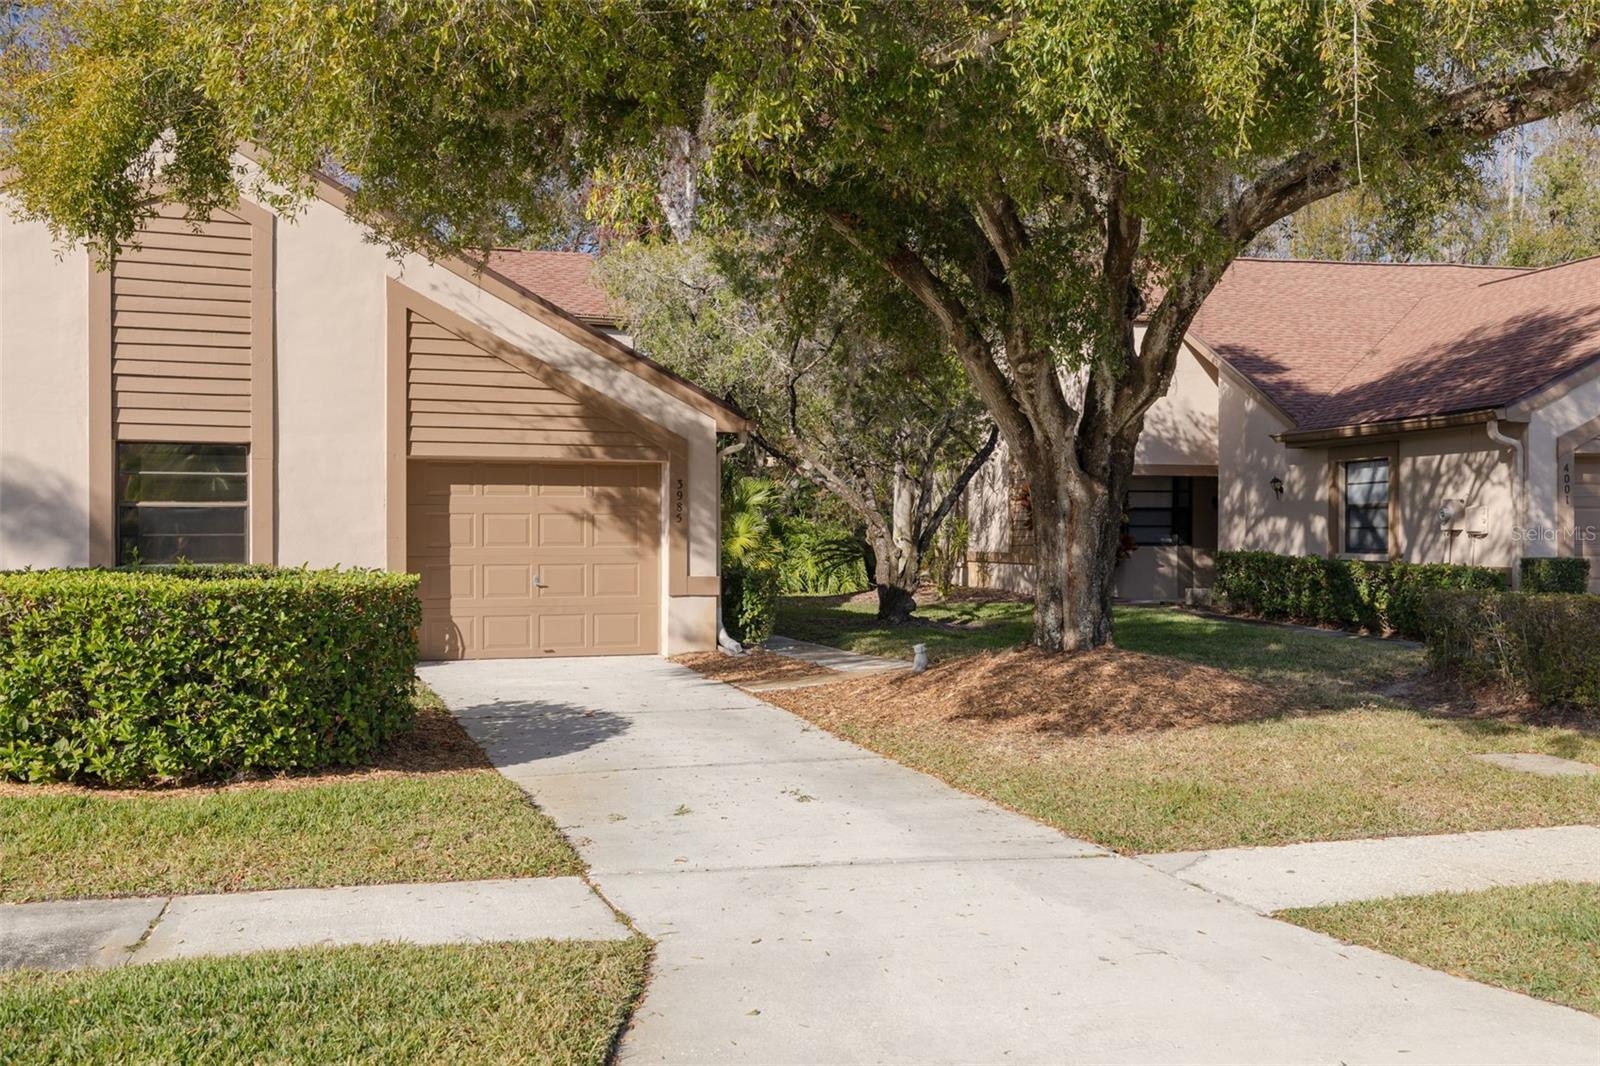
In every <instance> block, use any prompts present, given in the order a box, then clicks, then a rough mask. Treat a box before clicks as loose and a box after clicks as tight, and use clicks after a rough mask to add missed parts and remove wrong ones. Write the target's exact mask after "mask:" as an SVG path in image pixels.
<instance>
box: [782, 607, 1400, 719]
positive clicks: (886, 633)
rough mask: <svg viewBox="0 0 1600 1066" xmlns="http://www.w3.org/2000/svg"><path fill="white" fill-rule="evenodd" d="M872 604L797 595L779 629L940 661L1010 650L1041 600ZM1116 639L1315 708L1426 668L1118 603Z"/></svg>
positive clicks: (1330, 641)
mask: <svg viewBox="0 0 1600 1066" xmlns="http://www.w3.org/2000/svg"><path fill="white" fill-rule="evenodd" d="M873 611H874V608H873V606H872V605H871V604H852V603H845V604H840V603H838V601H837V598H834V597H803V596H796V597H790V598H787V599H785V600H784V601H783V602H782V605H781V608H780V611H779V615H778V626H777V629H778V632H779V633H782V634H783V635H784V636H786V637H793V638H795V639H797V640H810V641H815V642H817V643H818V644H828V645H831V646H833V647H837V648H846V649H848V650H850V651H859V652H863V653H865V654H868V655H883V656H888V657H891V658H902V659H909V658H910V657H911V646H912V645H913V644H917V643H925V644H927V645H928V655H929V658H930V659H932V660H934V661H940V660H944V659H952V658H956V657H958V656H962V655H972V654H974V653H977V652H981V651H992V650H996V649H1001V648H1011V647H1015V646H1016V645H1018V644H1022V643H1024V642H1026V641H1027V640H1028V638H1029V635H1030V634H1031V633H1032V628H1033V604H1032V603H1017V602H1012V601H990V602H976V603H972V602H953V603H931V604H927V605H925V606H922V607H919V608H918V609H917V619H916V620H914V621H913V622H912V623H911V624H909V625H906V626H886V625H880V624H879V623H878V621H877V619H876V618H875V617H874V616H873ZM1115 620H1116V642H1117V646H1118V647H1120V648H1125V649H1127V650H1128V651H1138V652H1146V653H1149V654H1152V655H1168V656H1171V657H1173V658H1176V659H1183V660H1185V661H1187V662H1194V663H1199V664H1201V665H1204V666H1215V667H1219V668H1221V669H1224V670H1232V671H1235V672H1237V673H1239V674H1242V675H1244V676H1245V677H1248V678H1250V679H1251V680H1254V681H1261V682H1264V683H1267V684H1272V685H1278V686H1284V687H1286V688H1288V689H1290V690H1291V691H1293V692H1294V694H1295V696H1296V698H1297V699H1298V700H1299V701H1300V702H1301V703H1303V704H1304V705H1306V706H1308V707H1317V708H1323V707H1340V706H1351V705H1353V704H1356V703H1360V702H1362V700H1363V699H1364V698H1365V696H1366V695H1367V694H1370V693H1371V692H1372V691H1374V690H1377V689H1381V688H1383V687H1385V686H1388V685H1392V684H1394V683H1396V682H1399V681H1402V680H1404V679H1405V678H1407V677H1410V676H1412V675H1414V674H1416V673H1417V672H1418V671H1420V670H1421V669H1422V668H1423V665H1424V657H1423V653H1422V651H1421V650H1420V649H1418V648H1416V647H1414V646H1412V645H1409V644H1404V643H1398V642H1393V641H1380V640H1351V639H1345V638H1341V637H1337V636H1326V635H1322V634H1318V633H1309V632H1304V631H1301V630H1295V629H1288V628H1285V627H1282V626H1263V625H1250V624H1247V623H1243V622H1234V621H1229V620H1227V619H1221V618H1212V617H1207V616H1204V615H1197V614H1191V613H1188V612H1186V611H1178V610H1173V609H1171V608H1165V607H1118V608H1117V609H1116V615H1115Z"/></svg>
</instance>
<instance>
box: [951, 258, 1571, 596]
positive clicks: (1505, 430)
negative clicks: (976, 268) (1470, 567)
mask: <svg viewBox="0 0 1600 1066" xmlns="http://www.w3.org/2000/svg"><path fill="white" fill-rule="evenodd" d="M1141 335H1142V333H1141ZM1597 357H1600V260H1597V259H1589V260H1582V261H1579V262H1575V263H1569V264H1566V265H1564V266H1559V267H1551V268H1548V269H1544V270H1518V269H1509V268H1492V267H1466V266H1450V265H1427V264H1375V263H1318V262H1297V261H1285V260H1266V259H1241V260H1239V261H1237V262H1236V263H1234V264H1233V266H1232V267H1230V268H1229V270H1228V273H1227V275H1226V276H1225V277H1224V279H1223V281H1222V283H1221V284H1220V285H1219V286H1218V287H1217V289H1216V291H1215V292H1214V293H1213V294H1212V295H1211V297H1210V299H1208V300H1207V301H1206V303H1205V306H1204V308H1203V309H1202V310H1201V313H1200V314H1199V316H1198V317H1197V318H1196V319H1195V322H1194V325H1193V328H1192V329H1191V330H1190V333H1189V336H1188V338H1187V344H1186V346H1185V348H1184V350H1183V351H1182V353H1181V354H1180V355H1179V363H1178V367H1177V372H1176V376H1175V377H1174V379H1173V383H1172V388H1171V390H1170V391H1169V392H1168V394H1167V396H1166V397H1165V398H1163V399H1162V400H1161V401H1159V402H1158V403H1157V404H1156V405H1155V406H1154V407H1153V408H1151V410H1150V412H1149V415H1148V416H1147V418H1146V421H1145V429H1144V434H1143V436H1142V437H1141V438H1140V440H1139V447H1138V451H1137V454H1136V457H1135V465H1134V478H1133V483H1132V486H1131V489H1130V491H1129V493H1128V498H1127V500H1126V502H1125V514H1126V519H1127V531H1128V533H1129V534H1130V535H1131V538H1132V539H1133V540H1134V541H1136V542H1137V545H1138V546H1137V548H1136V549H1135V550H1134V551H1133V553H1132V554H1131V555H1130V556H1129V557H1128V558H1127V559H1126V560H1125V561H1124V562H1123V563H1122V564H1121V565H1120V566H1119V567H1118V570H1117V583H1116V593H1117V595H1119V596H1121V597H1124V598H1127V599H1132V600H1181V599H1184V598H1185V597H1186V596H1187V595H1188V592H1189V590H1190V589H1198V588H1204V587H1206V586H1207V585H1209V584H1210V581H1211V575H1212V562H1213V553H1214V552H1215V551H1216V550H1218V549H1221V550H1238V549H1252V550H1260V551H1271V552H1280V553H1285V554H1305V555H1329V556H1337V557H1345V558H1359V559H1378V560H1385V559H1387V560H1406V561H1410V562H1433V563H1445V562H1453V563H1477V564H1481V565H1486V566H1494V567H1512V566H1514V565H1515V564H1516V562H1517V560H1518V559H1519V558H1521V557H1522V556H1553V555H1581V556H1594V555H1597V554H1600V361H1597ZM968 514H969V518H970V521H971V549H970V553H969V571H970V574H971V579H972V580H973V582H974V583H975V584H983V585H989V586H993V587H999V588H1006V589H1011V590H1016V591H1028V590H1030V589H1031V565H1030V564H1031V552H1032V533H1031V527H1030V522H1029V517H1030V516H1029V512H1028V505H1027V490H1026V483H1025V482H1024V481H1023V480H1022V479H1021V478H1020V476H1019V475H1018V473H1017V472H1016V471H1015V470H1014V469H1013V464H1011V463H1010V461H1009V460H1008V459H1007V458H1006V457H1005V456H1004V455H1003V454H1000V455H997V456H996V459H995V460H994V461H993V462H992V463H991V464H990V466H989V467H988V468H986V469H985V470H984V471H983V472H982V473H981V475H980V477H979V478H978V479H975V481H974V487H973V489H972V491H971V494H970V496H969V501H968Z"/></svg>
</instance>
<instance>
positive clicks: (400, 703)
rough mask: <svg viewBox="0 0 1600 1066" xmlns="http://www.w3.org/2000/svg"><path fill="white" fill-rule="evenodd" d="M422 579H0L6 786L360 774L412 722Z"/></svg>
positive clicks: (118, 575) (350, 573)
mask: <svg viewBox="0 0 1600 1066" xmlns="http://www.w3.org/2000/svg"><path fill="white" fill-rule="evenodd" d="M421 613H422V612H421V606H420V604H419V602H418V600H417V578H416V577H415V576H413V575H409V574H391V573H387V572H383V571H366V570H347V571H337V570H276V569H273V568H271V567H214V566H190V567H177V568H173V569H170V570H167V569H163V570H150V569H144V570H130V571H110V570H42V571H34V572H23V573H9V574H0V776H3V777H13V778H20V779H22V780H26V781H49V780H63V781H80V782H91V783H100V784H106V785H137V784H148V783H152V782H157V781H190V780H197V779H215V778H218V777H222V776H225V775H229V774H233V773H237V772H239V771H283V770H306V769H312V768H316V767H322V766H330V765H345V764H352V763H357V762H359V761H361V760H362V759H364V758H366V757H368V756H370V755H371V754H372V753H373V752H374V751H376V750H377V749H378V748H379V747H380V746H381V745H382V744H383V743H384V742H385V741H387V740H389V739H390V738H391V737H393V736H394V735H395V734H397V733H399V732H401V731H403V730H405V729H408V728H409V727H410V725H411V721H412V716H413V713H414V712H413V708H412V703H411V692H412V669H413V667H414V666H415V664H416V658H417V640H416V627H417V626H418V624H419V623H420V621H421Z"/></svg>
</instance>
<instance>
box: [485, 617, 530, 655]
mask: <svg viewBox="0 0 1600 1066" xmlns="http://www.w3.org/2000/svg"><path fill="white" fill-rule="evenodd" d="M480 623H481V627H482V629H481V631H482V633H483V642H482V650H483V651H484V652H485V653H486V654H489V655H498V654H506V653H510V652H515V653H519V654H526V649H527V648H528V646H529V645H530V644H531V643H532V642H533V616H532V615H530V614H526V613H523V612H520V611H519V612H517V613H516V614H486V615H484V616H483V617H482V618H481V619H480Z"/></svg>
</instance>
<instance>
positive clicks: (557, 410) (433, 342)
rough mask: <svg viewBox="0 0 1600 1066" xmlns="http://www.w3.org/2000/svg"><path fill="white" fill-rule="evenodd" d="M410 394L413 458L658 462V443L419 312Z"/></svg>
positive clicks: (409, 355)
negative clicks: (651, 460) (634, 460)
mask: <svg viewBox="0 0 1600 1066" xmlns="http://www.w3.org/2000/svg"><path fill="white" fill-rule="evenodd" d="M406 388H407V405H406V407H407V412H406V433H407V450H408V452H409V454H411V455H413V456H417V457H422V458H456V457H477V458H491V457H492V458H510V459H639V460H645V459H653V458H657V457H659V456H660V449H659V448H658V447H656V446H655V445H654V443H653V442H651V441H648V440H646V439H644V438H643V437H641V436H639V435H638V434H637V433H635V432H633V431H632V430H629V429H627V428H625V427H623V426H621V425H619V424H617V423H616V422H615V421H613V420H611V419H609V418H607V417H605V416H603V415H600V414H597V413H595V412H594V411H592V410H590V409H589V408H588V407H586V406H585V405H584V404H583V403H581V402H580V401H578V400H576V399H574V398H573V397H571V396H568V395H567V394H566V393H564V392H561V391H560V390H558V389H555V388H553V387H551V386H550V385H549V384H548V383H546V382H545V381H543V380H541V379H539V378H537V377H535V376H533V375H532V374H530V373H528V372H526V371H524V370H522V369H520V368H518V367H515V366H513V365H511V364H510V363H508V362H506V361H505V360H503V359H501V358H499V357H498V356H495V355H493V354H491V353H489V352H487V351H485V350H484V349H482V348H480V347H478V346H477V345H476V344H473V343H472V342H471V341H468V340H465V339H464V338H462V337H460V336H458V335H457V334H455V333H452V332H451V331H450V330H448V329H446V328H444V327H443V326H440V325H438V324H436V323H434V322H432V321H430V320H429V319H428V318H426V317H424V316H423V315H421V314H419V313H418V312H417V311H416V310H413V309H408V310H407V311H406Z"/></svg>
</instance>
